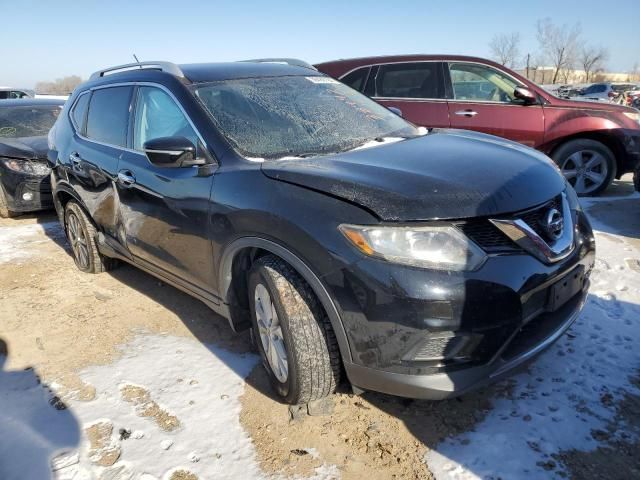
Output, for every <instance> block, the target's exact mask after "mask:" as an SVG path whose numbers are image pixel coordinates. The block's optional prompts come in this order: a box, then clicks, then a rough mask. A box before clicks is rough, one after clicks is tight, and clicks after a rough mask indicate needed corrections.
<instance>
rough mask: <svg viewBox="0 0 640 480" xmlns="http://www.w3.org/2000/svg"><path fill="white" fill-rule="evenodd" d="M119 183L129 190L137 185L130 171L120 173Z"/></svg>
mask: <svg viewBox="0 0 640 480" xmlns="http://www.w3.org/2000/svg"><path fill="white" fill-rule="evenodd" d="M118 182H120V185H122V186H123V187H125V188H129V187H131V186H132V185H133V184H134V183H136V177H135V176H134V175H133V173H131V172H130V171H129V170H122V171H120V172H118Z"/></svg>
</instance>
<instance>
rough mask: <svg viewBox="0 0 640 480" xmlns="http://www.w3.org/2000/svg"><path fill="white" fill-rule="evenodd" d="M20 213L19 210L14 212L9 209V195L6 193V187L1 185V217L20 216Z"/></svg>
mask: <svg viewBox="0 0 640 480" xmlns="http://www.w3.org/2000/svg"><path fill="white" fill-rule="evenodd" d="M19 215H20V214H19V213H17V212H12V211H11V210H9V207H8V206H7V197H6V195H5V193H4V189H3V188H2V185H0V217H2V218H15V217H18V216H19Z"/></svg>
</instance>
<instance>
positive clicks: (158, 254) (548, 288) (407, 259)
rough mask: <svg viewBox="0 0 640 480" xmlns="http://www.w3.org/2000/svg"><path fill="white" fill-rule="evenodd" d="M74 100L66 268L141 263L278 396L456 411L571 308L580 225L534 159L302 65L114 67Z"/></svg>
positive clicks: (578, 293)
mask: <svg viewBox="0 0 640 480" xmlns="http://www.w3.org/2000/svg"><path fill="white" fill-rule="evenodd" d="M67 105H68V106H67V107H66V108H65V111H64V113H63V114H62V115H61V116H60V118H59V120H58V122H57V123H56V126H55V128H54V134H53V135H52V139H51V140H52V141H51V143H52V145H51V148H52V150H51V151H50V161H51V163H52V166H53V173H52V186H53V192H54V201H55V206H56V209H57V211H58V215H59V217H60V221H61V222H62V224H63V225H64V228H65V230H66V232H67V235H68V238H69V240H70V243H71V245H72V247H73V253H74V257H75V262H76V264H77V266H78V267H79V268H80V269H81V270H82V271H85V272H91V273H97V272H102V271H105V270H108V269H110V268H111V267H113V266H114V265H115V262H116V261H117V260H123V261H126V262H129V263H132V264H134V265H136V266H138V267H140V268H141V269H143V270H145V271H147V272H149V273H151V274H152V275H155V276H157V277H159V278H161V279H162V280H164V281H165V282H168V283H170V284H172V285H174V286H176V287H177V288H180V289H182V290H184V291H186V292H188V293H189V294H191V295H192V296H194V297H196V298H198V299H200V300H202V301H203V302H205V303H206V304H207V305H209V306H210V307H211V308H212V309H213V310H214V311H216V312H218V313H219V314H220V315H222V316H224V317H226V318H227V319H228V320H229V322H230V324H231V327H232V328H233V329H234V330H236V331H240V330H244V329H247V328H250V327H251V328H252V332H253V334H254V339H255V341H256V344H257V347H258V349H259V351H260V353H261V355H262V358H263V360H264V365H265V367H266V369H267V371H268V373H269V376H270V378H271V380H272V383H273V385H274V386H275V389H276V390H277V392H278V393H279V394H280V396H281V397H282V398H283V399H284V400H285V401H287V402H291V403H301V402H307V401H309V400H312V399H317V398H320V397H323V396H325V395H328V394H330V393H331V392H332V391H333V390H334V388H335V387H336V384H337V383H338V382H339V380H340V376H341V374H342V373H343V372H344V373H345V374H346V377H347V379H348V381H349V382H350V383H351V385H352V386H353V387H354V390H356V391H360V390H361V389H366V390H377V391H381V392H387V393H391V394H395V395H403V396H408V397H422V398H433V399H437V398H445V397H449V396H452V395H456V394H459V393H461V392H464V391H466V390H468V389H470V388H473V387H475V386H478V385H481V384H483V383H486V382H488V381H490V380H493V379H495V378H498V377H499V376H501V375H502V374H504V373H506V372H507V371H509V370H511V369H512V368H514V367H516V366H517V365H520V364H522V363H523V362H525V361H527V360H529V359H530V358H532V357H533V356H534V355H535V354H537V353H538V352H540V351H541V350H543V349H544V348H545V347H547V346H548V345H550V344H551V343H552V342H553V341H554V340H556V339H557V338H558V337H559V336H560V335H561V334H562V333H563V332H564V331H565V330H566V329H567V328H568V327H569V325H571V323H572V322H573V321H574V319H575V318H576V316H577V315H578V313H579V312H580V310H581V308H582V305H583V302H584V300H585V296H586V294H587V288H588V285H589V281H588V278H589V274H590V272H591V270H592V267H593V262H594V255H595V245H594V239H593V235H592V231H591V227H590V225H589V222H588V220H587V218H586V216H585V214H584V213H583V212H582V210H581V209H580V205H579V203H578V200H577V197H576V195H575V192H574V190H573V189H572V188H571V187H570V186H569V185H568V184H567V183H566V181H565V180H564V178H563V177H562V175H561V174H560V172H559V171H558V169H557V168H556V167H555V166H554V164H553V162H551V161H550V160H549V159H548V158H547V157H546V156H545V155H543V154H541V153H539V152H536V151H535V150H532V149H529V148H527V147H524V146H521V145H519V144H516V143H513V142H510V141H507V140H503V139H500V138H496V137H493V136H489V135H485V134H480V133H474V132H467V131H456V130H440V131H437V130H431V131H428V130H426V129H424V128H417V127H415V126H414V125H412V124H410V123H408V122H406V121H405V120H403V119H402V118H400V117H399V116H397V115H395V114H393V113H392V112H390V111H389V110H387V109H386V108H384V107H382V106H381V105H378V104H376V103H375V102H373V101H372V100H370V99H368V98H367V97H365V96H363V95H361V94H359V93H357V92H356V91H354V90H352V89H350V88H349V87H347V86H345V85H343V84H341V83H339V82H337V81H336V80H333V79H332V78H330V77H327V76H325V75H323V74H321V73H319V72H317V71H316V70H315V69H313V67H310V66H308V65H306V64H304V63H302V62H299V61H292V60H282V61H278V60H273V59H272V61H269V62H261V61H250V62H235V63H216V64H198V65H181V66H177V65H174V64H169V63H164V62H150V63H149V62H147V63H140V64H133V65H125V66H122V67H114V68H112V69H108V70H104V71H100V72H97V73H95V74H94V75H93V76H92V77H91V79H90V80H89V81H88V82H86V83H84V84H82V85H81V86H79V87H78V88H77V89H76V91H75V92H74V93H73V95H72V97H71V98H70V99H69V101H68V103H67ZM168 354H170V353H168Z"/></svg>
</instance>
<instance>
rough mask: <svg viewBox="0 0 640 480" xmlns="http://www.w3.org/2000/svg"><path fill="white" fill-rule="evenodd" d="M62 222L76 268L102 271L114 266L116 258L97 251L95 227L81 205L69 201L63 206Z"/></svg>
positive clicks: (88, 271)
mask: <svg viewBox="0 0 640 480" xmlns="http://www.w3.org/2000/svg"><path fill="white" fill-rule="evenodd" d="M64 224H65V231H66V233H67V239H68V240H69V243H71V250H72V252H73V260H74V261H75V263H76V266H77V267H78V269H80V270H81V271H83V272H85V273H102V272H106V271H108V270H111V269H112V268H114V267H115V266H116V264H117V260H115V259H113V258H109V257H105V256H104V255H102V254H101V253H100V252H99V251H98V246H97V245H96V237H97V233H96V228H95V227H94V225H93V223H91V220H89V217H88V216H87V214H86V213H85V212H84V210H83V209H82V207H81V206H80V205H78V204H77V203H76V202H74V201H69V203H67V205H66V206H65V209H64Z"/></svg>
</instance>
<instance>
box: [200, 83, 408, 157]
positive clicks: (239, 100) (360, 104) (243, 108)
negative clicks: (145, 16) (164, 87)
mask: <svg viewBox="0 0 640 480" xmlns="http://www.w3.org/2000/svg"><path fill="white" fill-rule="evenodd" d="M318 78H322V79H327V80H331V81H326V82H318V81H317V79H318ZM196 95H197V96H198V98H199V99H200V100H201V101H202V102H203V103H204V105H205V107H206V108H207V110H208V111H209V113H210V114H211V116H212V117H213V119H214V121H215V123H216V124H217V126H218V127H219V128H220V130H221V132H222V133H223V134H224V135H225V136H226V137H227V139H228V140H229V141H230V142H231V143H232V144H233V146H234V147H236V148H237V149H238V150H239V151H240V153H242V154H243V155H245V156H246V157H253V158H256V157H257V158H281V157H290V156H313V155H322V154H326V153H333V152H339V151H344V150H349V149H352V148H355V147H357V146H359V145H361V144H363V143H365V142H368V141H371V140H374V139H377V138H378V139H380V138H385V137H407V136H416V135H419V132H418V129H416V128H415V127H414V126H413V125H411V124H409V123H407V122H406V121H404V120H403V119H402V118H400V117H398V116H396V115H395V114H393V113H391V112H390V111H388V110H387V109H386V108H384V107H382V106H380V105H378V104H377V103H375V102H373V101H372V100H370V99H368V98H367V97H365V96H363V95H361V94H359V93H357V92H356V91H354V90H352V89H351V88H349V87H347V86H345V85H343V84H341V83H339V82H337V81H335V80H332V79H330V78H328V77H301V76H286V77H264V78H246V79H237V80H228V81H223V82H215V83H211V84H207V85H206V86H201V87H199V88H198V89H197V90H196Z"/></svg>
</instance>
